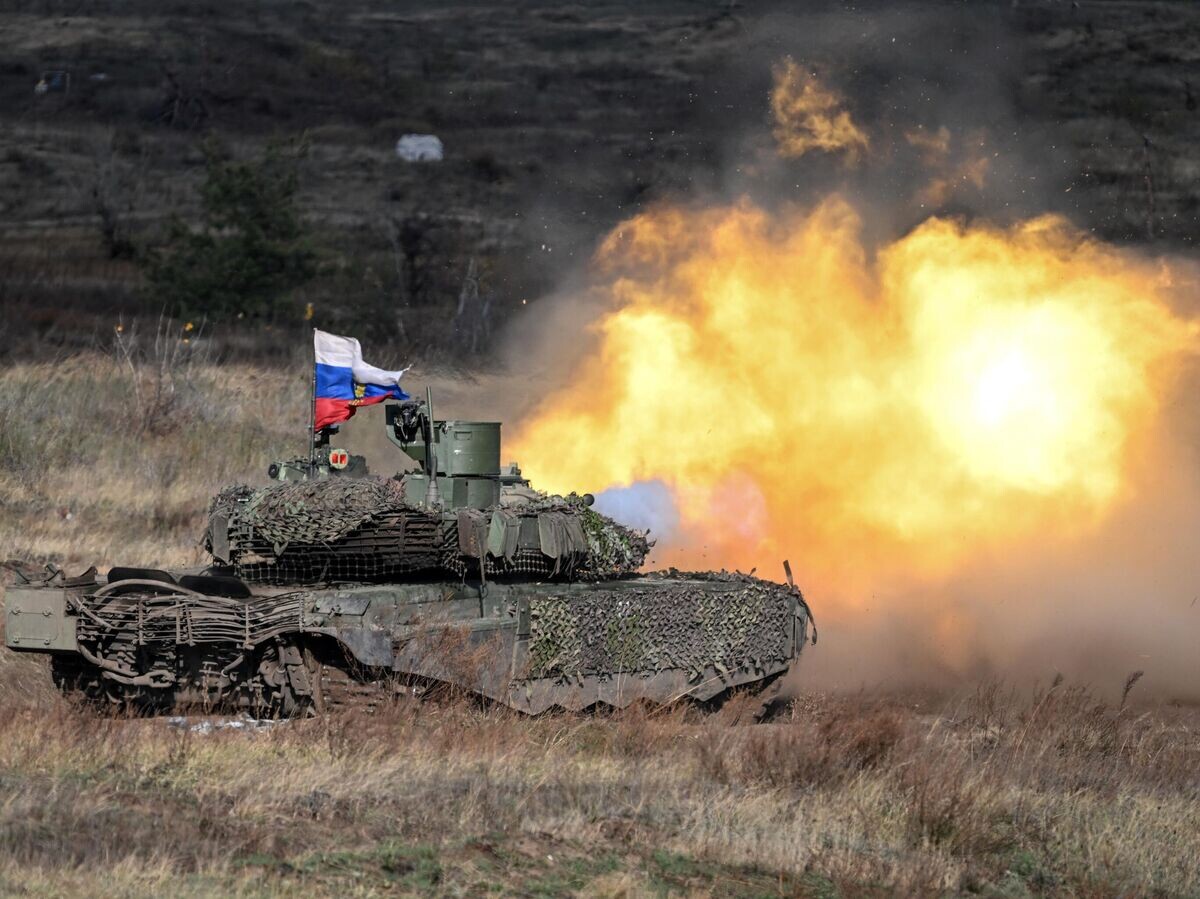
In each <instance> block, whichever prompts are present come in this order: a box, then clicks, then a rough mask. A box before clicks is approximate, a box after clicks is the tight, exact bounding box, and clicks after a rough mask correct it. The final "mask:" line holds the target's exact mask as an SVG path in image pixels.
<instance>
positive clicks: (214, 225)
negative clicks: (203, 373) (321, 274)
mask: <svg viewBox="0 0 1200 899" xmlns="http://www.w3.org/2000/svg"><path fill="white" fill-rule="evenodd" d="M303 152H304V149H303V147H295V146H292V147H284V146H283V145H281V144H278V143H272V144H270V145H268V147H267V148H266V150H265V151H264V153H263V155H262V156H261V157H260V158H259V159H258V160H256V161H253V162H236V161H234V160H232V159H230V158H228V157H227V156H226V155H225V154H223V153H222V152H221V151H220V149H219V148H218V147H217V145H216V144H215V143H212V142H210V143H208V144H206V145H205V150H204V153H205V160H206V168H207V172H206V178H205V181H204V185H203V186H202V187H201V189H200V200H201V207H202V210H203V211H202V216H201V221H200V226H199V227H198V228H193V227H189V226H188V224H187V223H185V222H184V221H183V220H182V219H180V218H178V217H175V218H174V219H173V220H172V222H171V224H170V227H169V229H168V231H167V239H166V241H165V243H164V244H163V245H162V246H160V247H158V248H157V249H155V250H154V251H153V252H151V253H148V254H147V255H146V257H145V259H146V266H147V271H146V274H147V277H148V278H149V280H150V283H151V285H153V287H154V289H155V290H156V292H157V297H158V298H159V299H161V300H165V301H166V303H167V304H168V305H169V306H172V307H174V308H175V309H177V310H178V311H179V312H180V313H181V314H184V315H205V316H208V317H209V318H222V317H225V316H229V315H236V314H238V313H243V314H245V315H248V316H272V315H274V314H276V313H278V312H279V311H281V309H282V308H283V307H284V306H285V305H286V304H287V302H288V300H289V298H290V295H291V293H292V291H293V290H295V289H296V288H297V287H299V286H300V285H302V284H304V283H306V282H307V281H309V280H310V279H312V278H313V276H314V275H315V274H316V272H317V265H316V254H315V253H314V252H313V249H312V247H311V245H310V243H309V240H308V237H307V235H306V234H305V231H304V226H303V223H302V222H301V221H300V216H299V214H298V212H297V210H296V204H295V195H296V187H297V183H298V177H297V163H298V162H299V159H300V158H301V157H302V156H303Z"/></svg>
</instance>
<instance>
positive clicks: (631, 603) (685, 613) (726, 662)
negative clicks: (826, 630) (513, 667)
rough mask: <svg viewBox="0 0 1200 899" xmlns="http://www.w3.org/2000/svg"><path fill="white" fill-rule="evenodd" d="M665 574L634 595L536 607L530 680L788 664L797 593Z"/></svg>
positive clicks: (733, 579) (607, 593)
mask: <svg viewBox="0 0 1200 899" xmlns="http://www.w3.org/2000/svg"><path fill="white" fill-rule="evenodd" d="M670 576H672V577H673V580H672V581H666V580H665V577H666V575H664V576H662V577H658V576H655V575H648V576H647V577H646V578H645V580H644V581H643V582H642V583H644V584H645V586H644V588H639V589H614V590H603V589H598V590H595V591H592V592H589V593H581V594H579V595H578V596H557V597H547V598H545V599H537V600H534V601H533V602H532V603H531V604H530V643H529V671H528V676H529V677H530V678H536V677H560V678H562V677H566V678H578V677H586V676H589V675H607V674H610V673H613V672H629V673H632V672H658V671H663V670H666V669H682V670H684V671H687V672H689V674H691V675H692V676H693V677H698V676H700V675H701V674H702V672H703V671H704V670H705V669H706V668H707V667H708V666H713V667H715V668H716V669H717V670H718V671H720V672H722V673H728V672H732V671H737V670H743V669H759V670H761V669H764V668H766V667H767V666H768V665H770V664H773V663H777V662H781V661H784V660H786V659H788V658H789V657H790V654H791V647H792V642H791V641H792V639H793V615H794V609H795V608H796V603H797V602H798V601H799V602H802V600H800V599H799V597H798V595H797V594H795V593H793V592H792V591H791V590H789V589H788V588H786V587H782V586H780V585H778V584H772V583H770V582H768V581H761V580H758V579H756V578H751V577H747V576H744V575H736V574H725V573H720V574H714V573H705V574H679V573H677V572H671V573H670ZM680 580H682V582H680ZM795 636H796V637H797V639H803V634H802V633H801V634H796V635H795Z"/></svg>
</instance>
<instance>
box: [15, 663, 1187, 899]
mask: <svg viewBox="0 0 1200 899" xmlns="http://www.w3.org/2000/svg"><path fill="white" fill-rule="evenodd" d="M18 669H19V670H18ZM43 676H44V675H42V674H41V672H40V671H39V670H38V666H37V665H36V664H35V663H32V662H30V661H29V660H26V659H23V658H17V657H14V656H11V655H6V656H4V657H3V661H2V663H0V781H2V782H3V783H4V784H5V794H4V798H3V801H2V802H0V832H3V833H4V835H5V838H4V840H3V841H2V843H0V891H2V892H4V893H5V894H15V893H21V892H22V891H24V892H26V893H28V894H38V895H43V894H49V895H64V896H74V895H84V894H86V895H122V896H141V895H157V894H160V893H161V892H162V891H163V890H164V889H165V888H166V887H167V886H168V885H174V884H178V890H180V891H181V892H182V893H183V894H185V895H248V896H249V895H255V896H257V895H278V894H287V893H303V894H305V895H317V896H319V895H334V894H347V895H362V896H368V895H382V894H384V893H387V894H427V893H437V894H443V895H482V894H487V893H496V894H503V895H562V894H568V893H571V894H582V895H669V894H676V895H681V894H696V895H722V896H742V895H745V896H749V895H797V894H799V895H814V896H815V895H861V894H863V893H873V894H878V895H890V894H895V893H902V894H909V895H930V894H941V893H947V894H961V893H973V892H983V893H985V894H991V895H1028V894H1059V895H1089V896H1119V895H1120V896H1124V895H1178V896H1186V895H1196V894H1197V893H1198V892H1200V865H1198V864H1197V861H1198V860H1200V795H1198V787H1200V784H1198V782H1197V773H1196V772H1197V770H1198V768H1197V763H1198V762H1200V732H1198V731H1197V726H1198V724H1200V718H1198V717H1197V716H1196V715H1195V714H1194V713H1193V712H1190V711H1188V712H1185V711H1180V710H1171V709H1156V710H1148V709H1142V710H1138V711H1134V710H1132V709H1129V708H1126V709H1124V710H1122V709H1119V708H1115V707H1111V706H1106V705H1103V704H1099V703H1096V702H1095V701H1094V700H1092V699H1091V698H1090V697H1089V696H1088V695H1087V694H1086V693H1085V692H1083V691H1081V690H1078V689H1069V688H1066V687H1063V686H1059V687H1057V688H1054V689H1052V690H1050V691H1048V692H1045V693H1040V694H1035V695H1033V696H1016V695H1011V694H1007V695H1001V694H1000V693H999V692H998V691H995V690H991V691H983V692H981V693H979V694H976V695H974V696H971V697H967V698H965V699H962V700H960V701H951V702H948V703H945V704H944V705H943V707H942V712H941V713H940V714H936V715H930V714H928V713H926V714H918V713H916V712H914V711H913V710H912V708H911V706H909V705H906V704H904V703H901V702H899V701H897V700H889V699H887V698H881V697H873V698H867V697H851V698H840V699H831V698H821V697H807V698H806V699H805V700H804V702H802V703H800V704H799V705H798V706H796V707H794V708H793V710H792V711H791V712H790V713H789V714H787V715H785V716H784V717H783V718H782V719H781V720H777V721H775V722H773V723H771V724H767V725H760V726H730V725H729V724H728V723H726V722H725V721H724V720H722V718H721V716H709V717H703V716H701V715H700V714H699V713H698V712H696V711H694V710H687V709H684V710H675V711H672V712H669V713H665V714H662V713H660V714H649V713H646V712H645V711H642V710H633V711H630V712H627V713H624V714H621V715H616V716H613V717H609V718H604V717H601V718H587V717H576V716H548V717H544V718H540V719H532V720H531V719H525V718H521V717H519V716H517V715H515V714H513V713H509V712H506V711H503V710H480V709H478V708H476V707H474V706H472V705H469V704H466V703H454V702H450V703H445V704H425V705H401V706H397V707H395V708H389V709H385V710H384V711H383V712H382V713H380V714H377V715H375V716H373V717H356V716H353V715H349V714H348V715H346V716H343V717H340V718H334V719H332V720H329V721H302V722H292V723H285V724H279V725H276V726H274V727H273V728H270V729H267V730H264V731H259V732H257V733H254V734H250V735H248V734H244V733H238V732H230V731H221V732H216V733H211V734H199V733H191V732H188V731H183V730H178V729H175V728H173V727H171V726H169V725H168V724H167V723H166V722H164V721H163V720H161V719H159V720H119V719H118V720H101V719H95V718H92V717H90V716H89V715H87V714H85V713H81V712H79V711H78V710H75V709H73V708H71V707H69V706H67V705H66V704H65V703H64V702H62V701H61V700H59V699H58V698H57V697H54V696H53V695H51V693H50V692H49V691H48V690H47V689H45V688H44V685H43V687H42V688H40V689H35V691H34V693H33V695H32V697H31V698H25V696H28V694H24V695H22V694H19V693H18V690H17V688H18V686H20V687H22V688H25V689H28V688H30V687H36V685H37V684H38V682H39V678H40V677H43ZM801 705H802V706H803V707H804V711H801V710H800V706H801ZM171 889H172V891H173V892H174V891H175V889H176V887H175V886H172V887H171Z"/></svg>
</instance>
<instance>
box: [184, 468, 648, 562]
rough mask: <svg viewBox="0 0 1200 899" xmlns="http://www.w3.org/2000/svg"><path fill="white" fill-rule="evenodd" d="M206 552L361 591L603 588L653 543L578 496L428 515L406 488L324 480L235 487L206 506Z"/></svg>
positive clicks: (524, 498)
mask: <svg viewBox="0 0 1200 899" xmlns="http://www.w3.org/2000/svg"><path fill="white" fill-rule="evenodd" d="M206 543H207V547H208V550H209V552H210V553H211V554H212V556H213V557H214V559H216V560H217V561H218V562H220V563H222V564H229V565H231V566H232V567H233V568H234V570H235V572H236V573H237V574H238V575H239V576H240V577H242V578H245V579H247V580H250V581H258V582H269V583H281V584H282V583H317V582H326V581H338V580H342V581H368V580H383V579H389V578H396V577H400V576H402V575H406V574H410V573H412V572H416V571H421V570H433V569H437V568H441V569H442V570H443V571H444V572H445V573H448V574H451V575H453V576H457V577H470V576H472V575H475V576H480V577H487V578H494V577H508V578H515V579H530V580H532V579H539V580H540V579H577V580H602V579H607V578H613V577H620V576H623V575H628V574H632V573H633V572H635V571H637V570H638V569H639V568H641V566H642V564H643V563H644V562H645V559H646V554H647V552H648V551H649V549H650V546H651V543H650V541H649V540H648V539H647V535H646V533H645V532H642V531H637V530H633V529H631V528H627V527H625V526H623V525H621V524H619V523H617V522H615V521H613V520H612V519H610V518H607V517H605V516H603V515H599V514H597V513H595V512H593V511H592V510H591V509H589V508H588V507H587V506H586V505H585V504H584V503H583V501H582V500H581V499H580V498H579V497H576V496H574V495H571V496H569V497H565V498H564V497H552V496H546V495H544V494H537V493H534V492H533V491H525V493H523V494H522V495H519V496H507V495H506V496H505V497H504V500H503V501H502V502H501V504H500V505H499V506H497V507H495V508H491V509H460V510H457V511H450V512H446V513H436V512H435V513H430V512H426V511H424V510H422V509H420V508H417V507H414V506H412V505H411V504H409V503H406V501H405V499H404V487H403V483H402V482H401V481H399V480H396V479H394V478H393V479H383V478H355V479H351V478H328V479H323V480H317V481H297V482H291V483H283V484H277V485H272V486H269V487H264V488H261V489H257V490H254V489H251V488H249V487H242V486H237V487H231V488H228V489H226V490H224V491H222V492H221V493H220V494H218V495H217V497H216V498H215V499H214V500H213V502H212V504H211V506H210V507H209V526H208V531H207V535H206Z"/></svg>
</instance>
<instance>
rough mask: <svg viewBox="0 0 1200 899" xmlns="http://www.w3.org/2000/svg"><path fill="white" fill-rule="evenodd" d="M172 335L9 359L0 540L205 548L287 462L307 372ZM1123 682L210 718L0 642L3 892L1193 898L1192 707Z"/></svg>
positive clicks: (103, 547) (129, 551)
mask: <svg viewBox="0 0 1200 899" xmlns="http://www.w3.org/2000/svg"><path fill="white" fill-rule="evenodd" d="M175 351H179V352H180V353H182V351H181V350H179V348H178V347H175V348H174V350H172V352H175ZM188 353H189V355H180V356H177V357H175V358H174V360H173V361H171V363H170V365H168V366H167V368H166V369H165V370H164V368H163V366H162V359H161V358H159V357H158V356H156V355H155V350H154V348H153V341H152V340H150V339H147V342H146V343H144V344H143V345H142V346H141V347H140V348H136V349H134V350H132V355H131V357H130V358H125V357H124V356H112V355H96V356H89V357H79V358H73V359H69V360H66V361H65V362H63V363H62V364H59V365H38V366H12V367H9V368H7V369H4V370H3V371H0V506H2V508H0V513H2V514H0V559H2V558H12V557H16V558H21V559H24V560H50V561H55V562H58V563H59V564H63V565H65V566H67V567H86V566H87V565H90V564H99V565H100V566H101V567H104V566H105V565H106V564H111V563H114V562H121V561H130V560H133V561H134V562H135V563H136V562H154V563H158V564H164V565H186V564H192V563H198V562H200V561H202V559H201V554H200V550H199V547H198V546H197V543H196V540H197V537H198V535H199V532H200V528H201V525H202V522H203V512H204V509H205V506H206V504H207V501H208V499H209V497H210V496H211V494H212V493H213V491H214V490H215V489H216V487H217V486H219V485H220V484H222V483H225V482H228V481H234V480H241V479H244V478H245V477H246V473H247V472H249V471H259V470H261V468H262V467H263V466H264V465H265V463H266V461H267V460H268V459H270V458H272V457H274V456H279V455H283V456H291V455H294V454H295V452H296V446H297V443H298V441H297V438H296V435H297V434H302V433H303V428H304V424H305V420H306V415H307V408H306V400H307V382H306V380H305V374H306V373H305V372H295V373H279V372H272V371H265V370H264V371H260V370H255V369H251V368H246V367H237V366H220V367H217V366H213V365H210V364H208V362H207V361H206V360H204V359H203V358H202V356H196V355H191V353H192V351H191V350H188ZM164 371H165V375H164ZM163 377H167V378H169V383H164V382H163V380H162V379H163ZM147 402H150V403H151V404H150V405H147ZM802 674H803V670H802V669H801V676H802ZM1130 686H1131V688H1132V690H1133V693H1132V698H1131V701H1129V702H1122V703H1120V704H1115V705H1114V704H1105V703H1102V702H1100V701H1098V700H1096V699H1095V698H1094V697H1093V696H1091V695H1090V694H1089V693H1087V692H1086V691H1085V690H1082V689H1080V688H1077V687H1070V686H1069V685H1065V684H1054V685H1051V686H1049V687H1047V688H1046V689H1043V690H1041V691H1038V692H1035V693H1033V694H1024V693H1021V694H1018V693H1014V692H1012V691H1006V690H1004V689H1002V688H1000V687H998V686H990V687H986V688H981V689H980V690H979V691H978V692H976V693H974V694H972V695H968V696H963V697H952V698H949V699H945V698H943V699H937V698H930V697H924V698H922V700H921V703H920V706H919V708H918V707H917V705H916V704H915V703H913V702H911V701H906V700H904V699H903V698H901V697H895V696H887V695H861V696H857V695H856V696H849V697H822V696H803V695H802V696H801V697H800V698H799V699H798V700H797V701H796V702H795V703H793V705H792V706H791V707H790V708H789V709H788V711H787V712H786V713H785V714H784V715H783V716H782V717H780V718H778V719H777V720H775V721H773V722H772V723H769V724H765V725H761V726H746V725H744V724H743V723H738V722H744V721H745V720H747V716H745V715H742V716H740V717H739V716H738V714H737V712H738V709H737V704H736V703H734V704H731V705H730V706H728V707H727V708H726V709H725V710H724V711H722V712H721V713H719V714H716V715H710V716H707V717H705V716H702V715H700V714H699V713H698V712H697V711H695V710H693V709H688V708H680V709H674V710H669V711H666V712H663V711H658V712H654V711H649V710H645V709H638V708H634V709H630V710H628V711H626V712H624V713H621V714H617V715H612V716H595V717H581V716H571V715H551V716H547V717H543V718H538V719H527V718H521V717H519V716H517V715H515V714H511V713H507V712H505V711H502V710H484V709H480V708H478V707H477V706H474V705H472V704H469V703H455V702H447V703H442V704H425V705H419V706H407V705H401V706H397V707H395V708H389V709H385V710H383V711H382V712H381V713H380V714H377V715H375V716H372V717H361V716H354V715H346V716H342V717H338V718H332V719H329V720H325V721H300V722H293V723H285V724H279V725H276V726H274V727H271V728H268V729H266V730H263V731H259V732H256V733H253V734H247V733H241V732H235V731H218V732H215V733H211V734H201V733H192V732H189V731H186V730H179V729H177V728H174V727H172V726H170V725H169V724H168V723H167V722H165V721H164V720H162V719H151V720H126V719H103V718H96V717H94V716H93V715H92V714H90V713H87V712H84V711H82V710H79V709H76V708H73V707H71V706H69V705H68V704H67V703H66V702H65V701H63V700H62V699H60V698H59V697H58V696H57V695H56V694H55V693H54V691H53V689H52V687H51V685H50V682H49V677H48V673H47V671H46V667H45V665H44V664H43V663H41V662H40V661H38V660H36V659H34V658H30V657H26V656H19V655H16V654H13V653H8V652H0V895H58V896H84V895H86V896H160V895H167V894H170V895H185V896H186V895H191V896H229V895H232V896H273V895H283V894H304V895H311V896H322V895H330V896H332V895H338V896H375V895H385V894H386V895H397V894H399V895H428V894H442V895H484V894H493V893H494V894H501V895H503V894H509V895H522V896H530V895H543V896H555V895H570V894H576V895H610V896H640V895H688V894H695V895H710V896H751V895H755V896H763V895H811V896H833V895H845V896H857V895H864V894H865V895H895V894H901V895H958V894H979V895H996V896H1000V895H1004V896H1023V895H1064V896H1096V897H1101V896H1139V895H1147V896H1148V895H1162V896H1190V895H1200V713H1198V712H1197V710H1194V709H1187V708H1173V707H1156V708H1148V707H1141V706H1138V705H1137V704H1136V702H1134V701H1133V700H1136V699H1137V688H1136V686H1135V685H1133V684H1131V685H1130Z"/></svg>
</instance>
